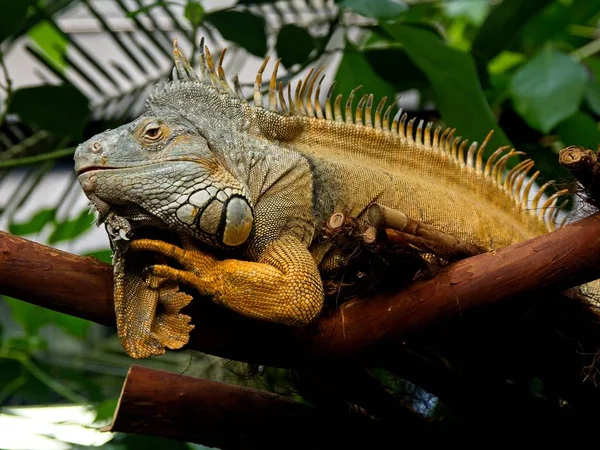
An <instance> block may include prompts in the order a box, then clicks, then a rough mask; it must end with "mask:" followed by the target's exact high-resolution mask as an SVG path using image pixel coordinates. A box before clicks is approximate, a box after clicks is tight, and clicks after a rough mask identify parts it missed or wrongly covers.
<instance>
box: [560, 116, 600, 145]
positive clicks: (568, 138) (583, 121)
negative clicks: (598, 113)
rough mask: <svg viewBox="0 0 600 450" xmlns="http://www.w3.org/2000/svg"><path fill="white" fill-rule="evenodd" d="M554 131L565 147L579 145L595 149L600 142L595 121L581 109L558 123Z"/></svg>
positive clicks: (599, 133)
mask: <svg viewBox="0 0 600 450" xmlns="http://www.w3.org/2000/svg"><path fill="white" fill-rule="evenodd" d="M556 132H557V133H558V135H559V136H560V140H561V141H562V142H563V144H564V145H565V147H567V146H569V145H580V146H582V147H587V148H593V149H595V148H596V147H598V144H600V130H599V129H598V125H597V124H596V121H595V120H594V119H593V118H592V117H591V116H590V115H588V114H586V113H583V112H581V111H578V112H576V113H575V114H573V115H572V116H571V117H569V118H568V119H566V120H564V121H562V122H561V123H560V124H558V126H557V127H556Z"/></svg>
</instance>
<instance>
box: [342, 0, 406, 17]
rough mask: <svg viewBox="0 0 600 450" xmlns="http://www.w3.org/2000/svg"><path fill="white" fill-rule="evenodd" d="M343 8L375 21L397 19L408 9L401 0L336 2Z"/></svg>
mask: <svg viewBox="0 0 600 450" xmlns="http://www.w3.org/2000/svg"><path fill="white" fill-rule="evenodd" d="M336 3H338V4H339V5H340V6H341V7H342V8H348V9H350V10H352V11H354V12H355V13H357V14H360V15H361V16H365V17H372V18H373V19H379V20H385V19H395V18H396V17H398V16H399V15H400V14H402V13H403V12H405V11H406V10H407V9H408V5H407V4H406V3H405V2H403V1H401V0H336Z"/></svg>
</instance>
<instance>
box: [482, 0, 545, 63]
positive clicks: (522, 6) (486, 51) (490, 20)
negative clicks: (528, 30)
mask: <svg viewBox="0 0 600 450" xmlns="http://www.w3.org/2000/svg"><path fill="white" fill-rule="evenodd" d="M552 1H553V0H535V1H523V0H504V1H503V2H501V3H500V4H498V5H497V6H496V7H494V9H492V11H491V12H490V14H489V15H488V17H487V19H486V20H485V22H483V25H482V26H481V28H479V31H478V32H477V35H476V36H475V39H474V41H473V46H472V47H471V50H472V51H473V52H479V53H480V54H481V55H482V56H484V57H486V58H487V59H488V60H490V59H492V58H493V57H494V56H496V55H497V54H498V53H500V52H501V51H502V50H508V49H509V48H510V46H511V45H512V44H513V43H514V42H515V40H516V38H517V36H518V31H519V30H520V29H521V28H522V27H523V26H524V25H525V24H526V23H527V21H529V19H531V17H533V16H535V15H536V14H537V13H538V12H539V11H541V10H542V9H543V8H544V7H545V6H546V5H547V4H549V3H551V2H552Z"/></svg>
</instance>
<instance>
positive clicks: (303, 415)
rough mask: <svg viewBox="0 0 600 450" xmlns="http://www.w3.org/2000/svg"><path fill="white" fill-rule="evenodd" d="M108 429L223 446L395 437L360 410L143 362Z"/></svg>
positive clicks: (322, 444)
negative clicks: (329, 407)
mask: <svg viewBox="0 0 600 450" xmlns="http://www.w3.org/2000/svg"><path fill="white" fill-rule="evenodd" d="M106 431H120V432H125V433H141V434H150V435H155V436H161V437H166V438H170V439H176V440H180V441H185V442H196V443H199V444H203V445H208V446H211V447H217V448H220V449H224V450H226V449H230V448H231V449H243V448H261V449H269V448H277V449H280V448H287V449H306V448H335V447H345V448H348V447H351V448H357V445H356V444H357V443H358V442H361V441H362V445H365V446H367V445H372V444H373V442H378V443H379V445H383V444H384V443H385V441H386V440H389V439H393V435H395V434H396V430H395V428H394V430H393V432H392V430H389V429H388V430H387V431H386V430H385V429H384V427H383V426H382V424H381V423H379V422H377V421H374V420H372V419H370V418H369V417H368V416H365V415H362V414H360V413H359V412H356V413H353V414H352V413H348V411H345V412H344V413H343V414H330V413H325V412H324V411H320V410H318V409H316V408H313V407H311V406H308V405H305V404H301V403H298V402H296V401H294V400H291V399H289V398H286V397H282V396H280V395H277V394H273V393H270V392H265V391H259V390H255V389H248V388H242V387H238V386H233V385H229V384H225V383H219V382H217V381H211V380H205V379H202V378H195V377H188V376H185V375H180V374H176V373H169V372H163V371H160V370H154V369H149V368H145V367H141V366H132V367H131V368H130V369H129V373H128V374H127V378H126V380H125V383H124V385H123V390H122V392H121V396H120V398H119V403H118V405H117V409H116V411H115V415H114V419H113V424H112V426H110V427H108V428H107V429H106ZM413 431H414V430H413ZM388 442H389V441H388Z"/></svg>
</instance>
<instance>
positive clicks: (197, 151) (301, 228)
mask: <svg viewBox="0 0 600 450" xmlns="http://www.w3.org/2000/svg"><path fill="white" fill-rule="evenodd" d="M174 56H175V69H174V72H173V78H174V79H173V81H172V82H171V83H170V84H165V85H162V86H159V87H158V88H157V90H156V92H155V93H154V94H153V95H152V96H151V97H150V99H149V101H148V110H147V112H146V113H145V114H144V115H142V116H141V117H140V118H138V119H136V120H135V121H133V122H131V123H130V124H127V125H124V126H122V127H120V128H117V129H115V130H109V131H106V132H104V133H102V134H99V135H97V136H95V137H93V138H92V139H90V140H89V141H87V142H85V143H83V144H81V145H80V146H79V147H78V148H77V151H76V154H75V161H76V164H75V166H76V170H77V172H78V174H79V181H80V183H81V185H82V188H83V190H84V192H85V193H86V194H87V195H88V197H89V198H90V199H91V200H92V203H93V204H94V205H96V207H97V208H98V210H99V211H100V212H101V220H102V218H103V215H102V213H105V212H106V210H107V209H108V210H109V211H110V214H112V215H111V216H110V217H112V219H111V220H113V221H115V223H122V222H123V223H126V224H127V227H131V228H132V229H134V230H135V229H136V228H138V227H140V226H142V225H148V224H150V225H152V226H153V227H157V228H162V229H165V230H170V231H173V232H175V233H176V234H177V235H179V236H180V238H181V241H182V247H179V246H176V245H173V244H169V243H166V242H163V241H161V240H149V239H140V240H135V241H133V242H131V243H130V244H127V243H126V241H122V240H121V241H119V242H117V250H116V255H117V261H116V266H115V267H116V269H115V276H116V280H117V283H116V285H115V308H116V315H117V326H118V329H119V333H120V336H121V339H122V341H123V340H126V343H125V342H124V346H125V348H126V350H127V352H128V353H129V354H130V355H131V356H133V357H145V356H150V355H153V354H160V353H163V352H164V351H165V349H164V347H165V346H166V347H168V348H179V347H180V346H181V345H183V344H182V342H184V341H185V342H187V335H188V334H189V331H190V325H189V318H188V316H185V315H182V314H180V313H179V311H180V309H181V308H182V307H183V305H184V304H186V302H187V300H186V299H184V298H183V297H180V296H179V295H184V294H181V293H179V294H177V293H176V288H175V285H176V284H178V283H185V284H188V285H191V286H193V287H194V288H195V289H196V290H198V292H200V293H201V294H205V295H209V296H211V297H212V299H213V300H214V301H215V302H217V303H219V304H222V305H224V306H226V307H228V308H231V309H233V310H234V311H237V312H239V313H241V314H244V315H247V316H249V317H254V318H258V319H262V320H268V321H274V322H280V323H284V324H289V325H304V324H307V323H310V322H311V321H312V320H314V318H315V317H317V316H318V315H319V313H320V312H321V309H322V307H323V302H324V293H323V284H322V281H321V278H320V272H319V268H321V269H323V268H325V267H327V268H331V267H335V265H336V264H339V263H338V262H337V261H339V258H336V253H335V250H333V249H332V248H331V247H330V246H328V245H327V244H325V245H323V243H322V242H321V241H320V240H319V238H320V237H321V235H322V228H323V226H324V224H325V221H326V220H327V218H328V217H329V216H330V215H331V214H332V213H333V212H342V213H344V214H345V216H346V217H352V218H359V219H360V218H364V217H365V214H366V209H367V207H368V206H369V204H371V203H372V202H374V201H377V202H379V203H381V204H384V205H386V206H388V207H391V208H395V209H398V210H400V211H402V212H403V213H405V214H407V215H408V216H410V217H412V218H413V219H417V220H419V221H422V222H424V223H427V224H430V225H432V226H434V227H436V228H438V229H439V230H441V231H444V232H446V233H448V234H452V235H454V236H457V237H459V238H460V239H463V240H465V241H468V242H471V243H474V244H477V245H479V246H481V247H483V248H485V249H487V250H492V249H495V248H499V247H503V246H506V245H510V244H512V243H515V242H519V241H522V240H525V239H528V238H530V237H533V236H535V235H538V234H541V233H544V232H546V231H548V230H550V229H552V228H553V227H554V222H553V221H552V220H551V219H552V216H553V214H554V212H555V209H554V205H555V200H556V197H557V196H553V197H551V198H550V199H549V201H548V202H545V203H544V204H543V205H542V204H539V205H538V204H537V203H538V201H537V200H536V201H534V204H533V205H531V204H528V202H527V199H528V191H529V188H528V187H526V186H524V180H525V176H526V175H527V173H528V172H529V171H530V169H531V166H532V163H530V161H529V160H527V161H525V162H523V163H521V164H520V165H518V166H517V167H516V168H515V169H513V170H512V171H510V172H508V174H505V171H504V166H505V164H506V160H507V159H508V158H509V157H510V156H512V155H514V154H515V153H514V152H508V153H507V152H506V151H504V150H505V149H501V150H500V151H499V152H497V153H496V154H495V156H493V157H492V158H490V160H488V163H487V165H486V166H484V165H483V163H482V158H481V154H482V150H483V147H485V143H484V145H482V146H481V147H480V148H479V149H477V146H476V145H474V146H471V147H469V149H467V148H466V143H462V142H461V141H460V140H454V139H453V131H450V130H446V131H444V132H443V133H441V132H440V130H439V129H438V130H435V131H433V132H432V131H431V128H430V126H428V127H427V128H425V129H424V128H423V126H422V124H419V126H418V127H414V124H413V121H410V122H409V123H408V124H407V123H406V117H405V116H403V117H402V118H401V119H399V120H398V119H395V120H394V121H393V122H392V123H390V122H391V121H390V120H389V110H388V112H387V113H385V114H384V113H383V103H381V104H380V105H379V106H378V108H377V110H376V111H375V114H373V111H372V100H373V99H372V97H368V96H365V97H363V99H362V100H361V103H360V104H359V107H358V109H357V110H356V112H355V113H353V111H352V109H351V108H347V109H346V113H345V117H342V116H343V115H342V112H341V108H340V107H339V103H338V102H337V101H336V103H335V104H334V108H333V109H332V108H331V100H330V98H329V97H328V99H327V103H326V105H325V106H326V108H325V112H324V111H323V110H322V108H321V106H320V105H319V104H318V101H317V99H318V96H319V88H320V84H319V85H318V86H317V89H316V94H315V96H314V98H313V90H314V89H315V80H316V79H317V77H318V74H317V75H315V76H314V77H311V76H310V75H309V77H308V78H307V80H305V81H304V83H303V84H302V87H301V89H300V90H299V94H298V95H297V97H296V98H295V99H288V100H287V101H286V100H283V97H284V96H283V91H282V89H280V91H279V93H278V92H277V89H276V83H275V76H276V73H274V75H273V77H272V81H271V85H270V92H269V107H268V108H266V109H265V108H264V107H263V105H262V97H261V95H260V91H259V90H258V89H255V105H250V104H249V103H247V102H246V101H245V100H243V99H242V98H240V97H239V96H238V95H237V94H236V93H235V92H234V91H233V90H231V89H230V88H229V86H228V85H227V84H226V82H225V81H224V78H223V77H221V76H220V75H219V73H220V68H219V70H215V67H214V63H213V61H212V59H211V57H210V55H209V53H208V49H206V54H205V55H203V56H202V58H201V64H200V69H201V71H200V74H199V75H197V74H195V73H194V71H193V70H192V69H191V67H190V66H189V64H188V62H187V60H185V58H184V57H183V55H182V54H181V53H180V52H179V50H178V49H177V47H176V46H175V50H174ZM263 69H264V66H263ZM263 69H261V71H260V73H259V77H258V78H260V75H262V70H263ZM258 84H260V79H259V83H258ZM277 98H279V107H278V106H277ZM323 116H325V117H323ZM363 118H364V119H363ZM342 119H343V120H342ZM502 155H504V156H502ZM494 159H495V160H496V161H495V163H494ZM528 183H529V182H527V183H525V184H527V185H528V186H529V187H530V186H531V184H528ZM117 219H118V220H117ZM119 220H120V221H121V222H119ZM115 227H117V228H118V227H119V225H115V226H114V227H112V226H111V230H112V234H113V236H117V235H118V236H120V235H119V233H118V230H114V228H115ZM121 234H123V232H121ZM121 237H122V236H121ZM117 239H119V237H117ZM113 244H115V240H114V238H113ZM211 248H212V249H214V250H213V251H211ZM140 251H145V252H151V253H153V254H162V255H164V256H166V257H167V258H169V260H174V261H176V262H178V263H179V264H180V265H181V266H182V267H183V269H175V268H173V267H171V266H169V265H168V264H163V263H160V264H148V265H150V266H151V268H150V269H148V271H149V273H150V277H151V279H150V281H152V282H153V283H154V284H155V285H156V284H157V280H171V283H175V284H167V285H165V286H166V287H160V286H158V285H157V286H155V288H152V286H151V285H150V284H151V283H150V284H145V283H143V282H141V281H140V280H142V274H141V272H142V268H141V267H140V266H141V265H143V263H142V262H140V261H141V259H138V256H137V255H142V254H144V253H142V252H140ZM132 252H136V253H132ZM138 252H139V253H138ZM139 258H141V256H140V257H139ZM152 277H154V278H152ZM173 298H175V299H176V300H174V301H173ZM157 303H161V304H163V303H165V304H167V305H171V306H170V307H166V308H163V311H162V315H161V316H160V317H155V311H156V307H157ZM123 305H128V306H127V307H126V308H124V306H123ZM173 305H174V306H173ZM165 324H167V325H165ZM157 330H158V331H157ZM178 346H179V347H178Z"/></svg>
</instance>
